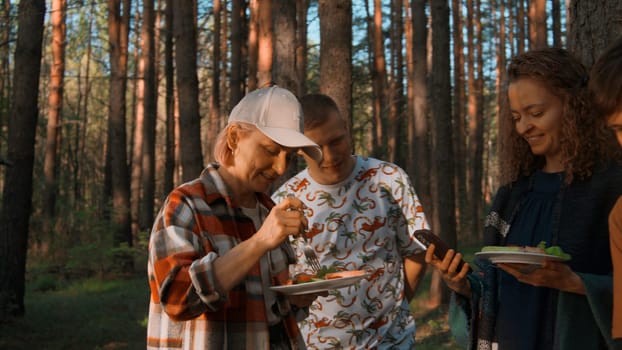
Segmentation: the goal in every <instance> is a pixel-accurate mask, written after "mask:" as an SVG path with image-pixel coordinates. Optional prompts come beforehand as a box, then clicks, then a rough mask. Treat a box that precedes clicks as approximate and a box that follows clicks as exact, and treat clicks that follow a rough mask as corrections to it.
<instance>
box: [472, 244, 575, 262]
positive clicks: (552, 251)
mask: <svg viewBox="0 0 622 350" xmlns="http://www.w3.org/2000/svg"><path fill="white" fill-rule="evenodd" d="M482 252H529V253H541V254H548V255H553V256H557V257H560V258H562V259H564V260H570V258H571V256H570V254H568V253H566V252H564V250H563V249H562V248H561V247H560V246H557V245H554V246H550V247H547V246H546V242H545V241H541V242H540V243H538V245H537V246H535V247H529V246H495V245H489V246H485V247H483V248H482Z"/></svg>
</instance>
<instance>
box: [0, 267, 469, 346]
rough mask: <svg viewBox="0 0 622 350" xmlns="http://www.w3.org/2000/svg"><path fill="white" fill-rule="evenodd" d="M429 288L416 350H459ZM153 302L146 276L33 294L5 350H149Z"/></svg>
mask: <svg viewBox="0 0 622 350" xmlns="http://www.w3.org/2000/svg"><path fill="white" fill-rule="evenodd" d="M428 284H429V273H428V274H427V275H426V279H425V281H424V283H423V285H422V286H421V287H422V288H420V289H419V291H420V292H418V293H417V296H416V297H415V299H413V302H412V304H411V308H412V310H413V313H414V315H415V319H416V322H417V336H416V337H417V343H418V345H417V350H432V349H435V350H436V349H460V348H459V347H457V346H456V345H455V343H453V342H452V340H451V337H450V335H449V328H448V326H447V313H446V307H443V306H441V307H440V308H437V309H429V308H427V307H426V305H427V304H426V302H427V287H428ZM148 298H149V286H148V284H147V279H146V277H145V275H144V274H141V275H138V276H132V277H126V278H121V279H114V280H102V279H87V280H81V281H76V282H73V283H71V284H68V285H66V286H64V287H63V288H59V289H56V290H49V291H45V292H43V291H34V290H28V291H27V293H26V315H25V316H24V317H23V318H19V319H17V320H15V321H13V322H11V323H4V324H0V349H5V350H21V349H44V350H73V349H75V350H91V349H93V350H103V349H144V348H145V336H146V326H147V313H148V310H147V309H148Z"/></svg>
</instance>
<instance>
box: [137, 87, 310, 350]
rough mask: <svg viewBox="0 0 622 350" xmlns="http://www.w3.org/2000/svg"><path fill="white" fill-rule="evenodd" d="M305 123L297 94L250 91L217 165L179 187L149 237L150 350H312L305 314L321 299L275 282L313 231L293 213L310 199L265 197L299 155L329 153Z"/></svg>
mask: <svg viewBox="0 0 622 350" xmlns="http://www.w3.org/2000/svg"><path fill="white" fill-rule="evenodd" d="M301 127H302V111H301V107H300V104H299V102H298V100H297V99H296V97H295V96H294V95H293V94H291V93H290V92H289V91H287V90H285V89H282V88H279V87H276V86H272V87H268V88H262V89H259V90H255V91H253V92H251V93H249V94H248V95H246V96H245V97H244V98H243V99H242V100H241V101H240V102H239V104H238V105H236V106H235V108H234V109H233V111H232V112H231V114H230V116H229V123H228V125H227V126H226V127H225V129H224V130H223V131H222V132H221V133H220V135H219V136H218V139H217V140H216V144H215V147H214V156H215V159H216V161H217V163H213V164H210V165H209V166H208V167H207V168H206V169H205V170H204V171H203V172H202V174H201V176H200V177H199V178H197V179H195V180H194V181H191V182H188V183H185V184H183V185H181V186H180V187H178V188H176V189H174V190H173V191H172V192H171V193H170V195H169V196H168V198H167V199H166V201H165V203H164V205H163V207H162V209H161V211H160V213H159V214H158V216H157V218H156V220H155V222H154V225H153V229H152V232H151V237H150V242H149V263H148V274H149V284H150V287H151V299H150V307H149V325H148V331H147V348H148V349H162V348H164V349H175V348H181V349H195V350H196V349H251V348H252V349H304V348H305V345H304V341H303V340H302V338H301V337H300V335H299V332H298V328H297V325H296V318H295V316H296V315H295V313H296V312H300V309H301V308H304V307H305V306H308V305H309V304H311V302H312V301H313V299H314V297H315V296H311V297H309V296H299V297H293V296H291V297H289V298H288V297H286V296H283V295H280V294H279V295H277V294H275V293H274V292H272V291H271V290H270V289H269V287H270V286H271V285H273V284H279V283H283V282H284V281H285V280H286V279H287V278H288V265H289V264H291V263H293V262H295V256H294V253H293V251H292V249H291V247H290V246H289V244H288V241H287V238H288V236H290V235H294V234H297V233H298V232H300V230H301V229H304V228H306V225H307V221H306V219H305V218H304V215H302V214H301V211H300V210H291V209H301V208H302V206H303V204H302V202H301V201H299V200H298V199H296V198H288V199H286V200H285V201H283V202H282V203H280V204H279V205H274V203H273V202H272V201H271V200H270V197H269V196H268V195H266V194H265V192H266V191H267V189H268V187H269V186H270V185H271V184H272V183H273V182H274V181H275V180H276V179H277V178H278V177H279V176H281V175H283V174H284V172H285V170H286V169H287V166H288V164H289V163H290V160H291V159H292V157H293V156H294V155H295V154H296V153H297V152H299V151H302V152H305V153H306V154H307V155H308V156H310V157H313V158H316V159H320V158H321V157H322V154H321V151H320V149H319V147H318V146H317V145H316V144H315V143H313V141H311V140H309V139H308V138H307V137H305V136H304V135H303V134H302V133H301ZM299 308H300V309H299ZM294 310H296V312H295V311H294Z"/></svg>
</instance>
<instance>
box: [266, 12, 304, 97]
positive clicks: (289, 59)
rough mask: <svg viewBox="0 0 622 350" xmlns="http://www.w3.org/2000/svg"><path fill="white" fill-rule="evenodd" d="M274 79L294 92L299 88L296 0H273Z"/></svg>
mask: <svg viewBox="0 0 622 350" xmlns="http://www.w3.org/2000/svg"><path fill="white" fill-rule="evenodd" d="M272 28H273V33H279V35H274V36H273V38H272V44H273V46H272V47H273V56H272V57H273V63H272V80H273V81H274V82H276V83H277V84H278V85H279V86H281V87H282V88H285V89H287V90H289V91H291V92H292V93H296V90H297V89H298V81H297V80H296V79H297V77H298V75H297V71H296V2H295V1H290V0H272Z"/></svg>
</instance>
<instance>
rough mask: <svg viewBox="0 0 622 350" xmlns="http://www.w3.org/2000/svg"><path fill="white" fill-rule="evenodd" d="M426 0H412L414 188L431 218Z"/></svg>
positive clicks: (432, 208)
mask: <svg viewBox="0 0 622 350" xmlns="http://www.w3.org/2000/svg"><path fill="white" fill-rule="evenodd" d="M426 2H427V1H426V0H413V3H412V13H413V32H414V35H413V50H414V55H413V66H414V74H415V77H414V81H413V85H414V94H415V98H414V107H415V117H414V118H415V121H414V124H415V143H414V145H413V146H412V147H414V149H415V164H416V166H417V171H416V172H415V187H416V189H417V195H418V196H419V199H420V200H421V203H423V207H424V208H425V213H426V215H427V216H428V218H429V219H430V220H431V218H432V213H433V212H434V203H433V202H432V192H431V189H432V188H431V184H430V177H431V172H430V169H431V162H430V160H431V159H430V128H429V124H428V46H427V45H428V28H427V23H428V18H427V16H426V11H425V4H426Z"/></svg>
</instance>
